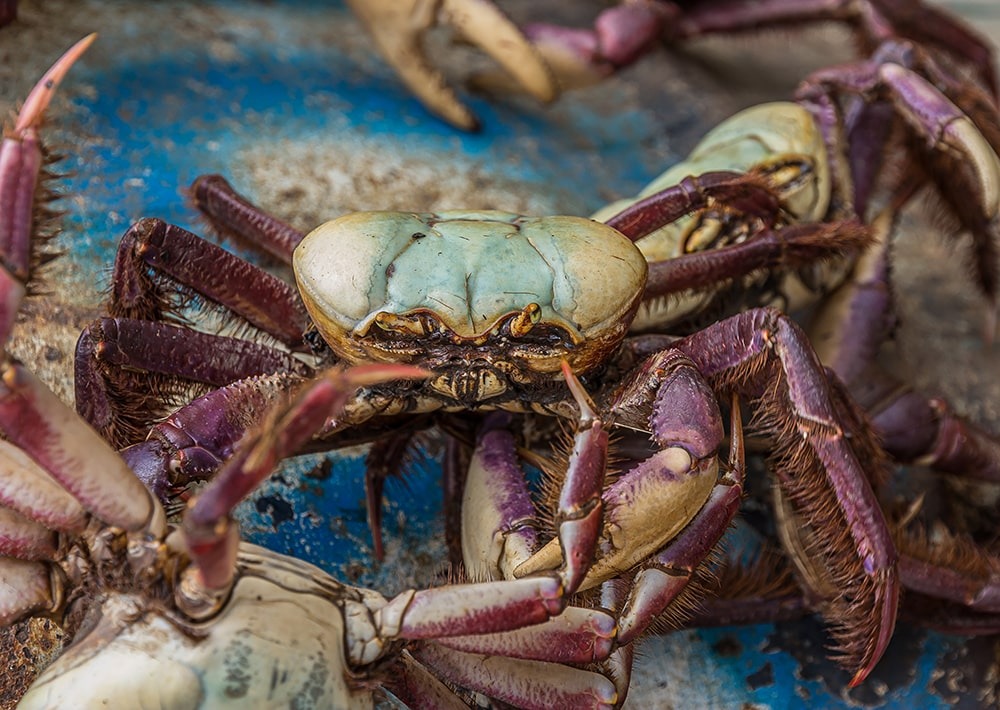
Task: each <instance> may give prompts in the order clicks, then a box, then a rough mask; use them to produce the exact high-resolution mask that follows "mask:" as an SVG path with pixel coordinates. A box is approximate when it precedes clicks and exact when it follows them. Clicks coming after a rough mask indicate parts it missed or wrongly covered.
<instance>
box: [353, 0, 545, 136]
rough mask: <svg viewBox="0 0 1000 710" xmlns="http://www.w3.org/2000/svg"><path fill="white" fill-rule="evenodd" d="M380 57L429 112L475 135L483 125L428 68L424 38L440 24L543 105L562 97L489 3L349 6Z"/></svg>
mask: <svg viewBox="0 0 1000 710" xmlns="http://www.w3.org/2000/svg"><path fill="white" fill-rule="evenodd" d="M347 4H348V5H350V6H351V9H352V10H353V11H354V14H355V15H357V16H358V18H359V19H360V20H361V21H362V23H364V25H365V27H366V28H367V29H368V32H369V34H371V36H372V39H374V40H375V44H376V46H377V47H378V49H379V51H380V52H381V53H382V55H383V56H384V57H385V59H386V61H388V62H389V63H390V64H392V66H393V67H394V68H395V70H396V72H397V73H398V74H399V76H400V78H401V79H402V80H403V82H404V83H405V84H406V85H407V86H408V87H409V89H410V90H411V91H412V92H413V93H414V94H416V95H417V97H418V98H419V99H420V101H421V102H422V103H423V104H424V105H425V106H426V107H427V109H428V110H429V111H431V112H432V113H434V114H436V115H437V116H440V117H441V118H443V119H444V120H445V121H448V122H449V123H451V124H452V125H455V126H458V127H459V128H462V129H465V130H476V129H477V128H478V127H479V123H478V121H477V120H476V117H475V116H474V115H473V114H472V112H470V111H469V109H468V108H467V107H466V106H465V105H464V104H462V102H461V101H459V99H458V97H457V96H456V95H455V92H454V91H453V90H452V89H451V87H449V86H448V85H447V83H445V79H444V76H443V75H442V74H441V72H440V71H438V70H437V69H435V68H434V66H432V65H431V63H430V62H429V60H428V58H427V55H426V53H425V52H424V47H423V44H422V41H421V40H422V38H423V34H424V32H426V31H427V30H428V29H430V28H431V27H434V26H435V25H437V24H438V23H439V22H440V23H442V24H449V25H451V26H452V27H453V28H455V30H456V31H457V32H458V33H459V34H460V35H461V37H462V38H463V39H465V40H467V41H469V42H471V43H472V44H474V45H476V46H477V47H479V48H480V49H482V50H483V51H484V52H486V53H487V54H489V55H490V56H491V57H493V58H494V59H495V60H496V61H497V62H499V63H500V65H501V66H503V68H504V69H505V70H506V71H507V72H508V73H509V74H511V75H512V76H513V77H514V79H515V80H516V81H517V82H518V84H520V86H521V87H523V89H524V90H525V91H527V92H528V93H529V94H531V95H532V96H534V97H535V98H537V99H538V100H539V101H544V102H548V101H551V100H553V99H554V98H555V97H556V94H557V88H556V83H555V79H554V78H553V77H552V74H551V73H550V71H549V68H548V66H547V65H546V63H545V61H544V60H543V59H542V57H541V56H540V55H539V53H538V52H537V51H536V50H535V47H534V46H533V45H532V43H531V42H529V41H528V40H527V39H526V38H525V37H524V35H523V34H522V33H521V31H520V30H519V29H518V27H517V25H515V24H514V23H513V22H511V21H510V19H509V18H508V17H507V16H506V15H504V13H503V12H502V11H501V10H500V9H499V8H497V7H496V6H495V5H494V4H493V3H492V2H489V0H431V2H427V1H426V0H348V2H347Z"/></svg>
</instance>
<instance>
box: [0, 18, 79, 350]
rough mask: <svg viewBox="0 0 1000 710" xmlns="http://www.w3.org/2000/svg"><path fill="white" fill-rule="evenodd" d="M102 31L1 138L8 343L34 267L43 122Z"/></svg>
mask: <svg viewBox="0 0 1000 710" xmlns="http://www.w3.org/2000/svg"><path fill="white" fill-rule="evenodd" d="M96 37H97V35H94V34H92V35H88V36H87V37H84V38H83V39H82V40H80V41H79V42H77V43H76V44H74V45H73V46H72V47H70V48H69V49H68V50H67V51H66V53H65V54H63V55H62V56H61V57H60V58H59V59H58V60H57V61H56V63H55V64H53V65H52V67H51V68H50V69H49V70H48V71H47V72H46V73H45V74H44V75H43V76H42V78H41V79H39V81H38V83H37V84H35V87H34V88H33V89H32V90H31V93H29V94H28V98H27V99H25V102H24V105H23V106H22V107H21V110H20V112H19V113H18V115H17V120H16V121H15V122H14V127H13V129H9V130H6V131H5V132H4V137H3V142H2V143H0V264H2V266H0V303H2V304H3V308H2V311H0V343H6V342H7V338H8V336H9V335H10V330H11V328H12V327H13V324H14V318H15V317H16V314H17V311H18V309H19V308H20V305H21V299H22V298H23V297H24V294H25V292H26V284H27V283H28V280H29V277H30V275H31V269H32V267H33V263H32V262H33V258H32V246H33V244H34V243H35V241H33V239H32V236H33V235H34V233H35V232H36V226H37V225H36V220H37V219H38V213H37V211H36V210H37V205H36V198H37V194H38V190H39V182H40V178H41V176H42V168H43V163H44V160H43V155H42V147H41V143H40V142H39V138H38V124H39V123H40V122H41V120H42V115H43V114H44V113H45V109H46V108H47V107H48V105H49V102H50V101H51V100H52V96H53V95H54V93H55V89H56V87H57V86H58V85H59V83H60V82H61V81H62V79H63V77H65V76H66V72H68V71H69V69H70V67H72V66H73V64H74V63H75V62H76V60H77V59H79V58H80V56H81V55H82V54H83V53H84V52H85V51H87V48H88V47H89V46H90V45H91V44H92V43H93V41H94V39H95V38H96Z"/></svg>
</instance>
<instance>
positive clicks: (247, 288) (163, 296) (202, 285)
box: [108, 218, 309, 349]
mask: <svg viewBox="0 0 1000 710" xmlns="http://www.w3.org/2000/svg"><path fill="white" fill-rule="evenodd" d="M164 275H165V276H168V277H170V278H171V279H172V280H173V281H175V282H176V283H177V284H179V285H180V286H181V287H182V288H185V289H189V290H191V291H195V292H197V293H198V294H199V295H201V296H202V297H204V298H207V299H209V300H210V301H212V302H213V303H217V304H218V305H220V306H222V307H223V308H225V309H227V310H229V311H231V312H232V313H234V314H236V315H238V316H239V317H240V318H242V319H244V320H245V321H246V322H247V323H249V324H251V325H253V326H254V327H255V328H258V329H259V330H262V331H264V332H265V333H267V334H269V335H271V336H272V337H274V338H275V339H277V340H278V341H280V342H282V343H284V344H285V345H286V346H288V347H289V348H292V349H302V348H303V344H302V334H303V332H304V331H305V329H306V326H307V325H308V323H309V316H308V315H307V314H306V311H305V308H304V307H303V305H302V302H301V300H300V299H299V297H298V293H297V291H296V290H295V288H294V287H293V286H291V285H290V284H287V283H285V282H284V281H282V280H281V279H279V278H277V277H276V276H272V275H271V274H269V273H267V272H266V271H264V270H263V269H261V268H260V267H258V266H254V265H253V264H250V263H249V262H247V261H245V260H243V259H240V258H239V257H238V256H236V255H235V254H232V253H231V252H228V251H226V250H225V249H222V248H221V247H219V246H217V245H215V244H212V243H211V242H208V241H206V240H204V239H202V238H201V237H199V236H197V235H195V234H192V233H191V232H188V231H187V230H185V229H181V228H180V227H176V226H174V225H172V224H168V223H166V222H164V221H162V220H159V219H149V218H147V219H142V220H139V221H138V222H136V223H135V224H134V225H132V226H131V227H129V229H128V231H126V232H125V234H124V235H123V236H122V239H121V242H119V244H118V252H117V254H116V255H115V266H114V272H113V273H112V292H111V296H110V299H109V304H108V314H109V315H111V316H115V317H120V318H136V319H143V320H161V319H163V318H164V317H165V316H167V315H168V314H170V313H171V310H172V309H171V302H170V301H171V298H170V295H169V294H168V293H166V292H165V291H166V288H165V286H164V284H163V282H162V276H164ZM157 277H159V278H157Z"/></svg>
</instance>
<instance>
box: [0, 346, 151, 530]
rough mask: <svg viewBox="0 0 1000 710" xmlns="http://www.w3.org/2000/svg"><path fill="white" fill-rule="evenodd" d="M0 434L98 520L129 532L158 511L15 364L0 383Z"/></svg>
mask: <svg viewBox="0 0 1000 710" xmlns="http://www.w3.org/2000/svg"><path fill="white" fill-rule="evenodd" d="M0 430H2V431H3V432H4V434H5V435H6V437H7V438H8V440H10V441H11V442H12V443H14V444H15V445H16V446H18V447H19V448H21V449H22V450H24V451H25V452H26V453H27V454H28V455H29V456H30V457H31V458H32V459H34V460H35V461H36V462H37V463H39V464H40V465H41V466H42V467H43V468H44V469H45V470H46V471H48V473H49V474H50V475H51V476H52V477H53V478H55V479H56V480H57V481H59V483H60V484H62V486H63V487H64V488H65V489H66V490H67V491H69V492H70V493H72V494H73V496H74V497H75V498H76V499H77V500H78V501H80V503H81V504H82V505H83V507H84V508H86V509H87V510H88V511H90V512H91V513H93V514H94V515H96V516H97V517H98V518H100V519H101V520H103V521H105V522H106V523H109V524H111V525H117V526H118V527H121V528H124V529H125V530H128V531H138V530H142V529H144V528H146V527H147V526H148V525H149V524H150V521H151V520H152V518H153V517H154V511H155V510H156V509H157V508H158V506H156V505H155V503H154V501H153V499H152V498H151V497H150V495H149V493H148V492H147V491H146V489H145V488H143V485H142V483H141V482H140V481H139V480H138V479H137V478H136V477H135V476H134V475H133V473H132V471H131V470H129V468H128V466H126V465H125V463H124V462H123V461H122V460H121V458H120V457H119V456H118V454H117V453H116V452H115V451H114V450H113V449H111V448H110V447H109V446H108V445H107V444H105V442H104V441H103V440H102V439H101V438H100V436H98V434H97V432H95V431H94V430H93V429H91V428H90V427H89V426H87V425H86V424H85V423H84V422H83V421H82V420H81V419H79V418H78V417H77V416H76V414H75V413H74V412H73V411H72V410H71V409H69V408H68V407H67V406H66V405H65V404H63V403H62V402H61V401H60V400H59V399H58V397H56V396H55V395H54V394H53V393H52V392H51V391H49V389H48V388H47V387H45V385H43V384H42V383H41V382H39V381H38V380H37V379H36V378H35V377H34V375H32V374H31V373H30V372H29V371H28V370H26V369H25V368H24V367H23V366H21V365H20V364H17V363H12V364H8V365H7V366H6V367H5V369H4V372H3V375H2V381H0Z"/></svg>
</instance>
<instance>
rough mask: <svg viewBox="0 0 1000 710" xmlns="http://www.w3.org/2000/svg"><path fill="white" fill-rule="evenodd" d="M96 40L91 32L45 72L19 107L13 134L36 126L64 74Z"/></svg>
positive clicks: (95, 35)
mask: <svg viewBox="0 0 1000 710" xmlns="http://www.w3.org/2000/svg"><path fill="white" fill-rule="evenodd" d="M96 39H97V33H96V32H92V33H91V34H89V35H87V36H86V37H84V38H83V39H81V40H80V41H79V42H77V43H76V44H74V45H73V46H72V47H70V48H69V49H67V50H66V52H65V53H64V54H63V55H62V56H61V57H59V59H57V60H56V62H55V64H53V65H52V66H51V67H50V68H49V70H48V71H47V72H45V74H44V75H43V76H42V78H41V79H39V80H38V83H37V84H35V87H34V88H33V89H32V90H31V93H30V94H28V98H27V99H25V100H24V105H23V106H21V110H20V112H19V113H18V116H17V121H16V122H15V124H14V134H15V135H20V134H21V133H23V132H24V131H26V130H28V129H29V128H32V127H34V126H37V125H38V122H39V121H40V120H41V118H42V114H44V113H45V109H46V108H48V105H49V102H50V101H51V100H52V96H53V95H54V94H55V90H56V87H58V86H59V83H60V82H61V81H62V80H63V77H65V76H66V73H67V72H68V71H69V70H70V68H71V67H72V66H73V64H75V63H76V60H77V59H79V58H80V57H81V56H82V55H83V53H84V52H86V51H87V49H88V48H89V47H90V45H92V44H93V43H94V40H96Z"/></svg>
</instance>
